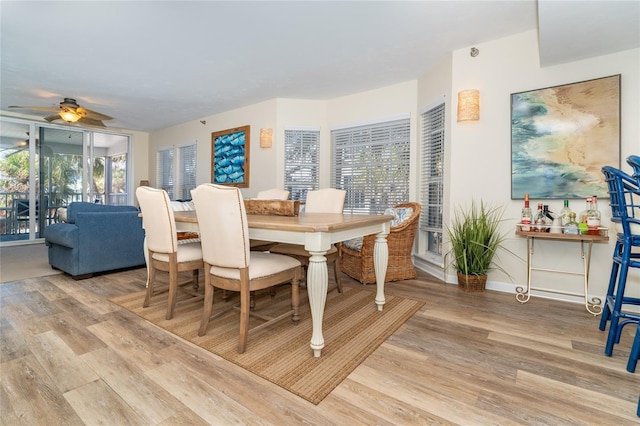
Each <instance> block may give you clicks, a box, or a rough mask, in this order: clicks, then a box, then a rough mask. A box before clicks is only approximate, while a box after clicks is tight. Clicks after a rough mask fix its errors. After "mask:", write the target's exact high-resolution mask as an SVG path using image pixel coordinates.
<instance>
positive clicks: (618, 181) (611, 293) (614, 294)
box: [600, 166, 640, 356]
mask: <svg viewBox="0 0 640 426" xmlns="http://www.w3.org/2000/svg"><path fill="white" fill-rule="evenodd" d="M602 173H603V174H604V176H605V181H606V182H607V186H608V191H609V197H610V201H609V205H610V206H611V221H612V222H613V223H614V225H615V226H616V228H617V235H616V245H615V248H614V251H613V264H612V267H611V275H610V278H609V287H608V289H607V297H606V303H605V307H604V309H603V312H602V318H601V320H600V330H603V331H604V330H605V328H606V325H607V322H610V324H609V333H608V336H607V343H606V346H605V351H604V353H605V355H607V356H611V354H612V353H613V346H614V345H615V344H616V343H619V342H620V335H621V333H622V329H623V328H624V326H625V325H627V324H631V323H635V324H637V323H639V322H640V314H638V313H634V312H626V311H624V310H623V306H624V305H640V298H636V297H630V296H625V294H624V292H625V286H626V283H627V275H628V272H629V268H630V267H632V268H640V253H638V252H635V253H634V252H632V250H633V247H640V189H639V188H638V183H637V181H636V180H635V179H634V178H633V177H632V176H629V175H628V174H626V173H625V172H623V171H621V170H619V169H616V168H614V167H611V166H605V167H603V168H602Z"/></svg>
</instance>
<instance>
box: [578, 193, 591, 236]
mask: <svg viewBox="0 0 640 426" xmlns="http://www.w3.org/2000/svg"><path fill="white" fill-rule="evenodd" d="M592 202H593V198H591V197H589V198H587V206H586V208H585V209H584V210H582V211H581V212H580V216H579V217H578V218H577V222H578V227H579V228H580V233H581V234H586V233H588V229H589V227H588V225H587V214H588V212H589V210H591V203H592Z"/></svg>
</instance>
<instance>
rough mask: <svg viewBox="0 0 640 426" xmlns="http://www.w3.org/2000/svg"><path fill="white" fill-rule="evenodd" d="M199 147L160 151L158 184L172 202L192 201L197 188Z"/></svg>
mask: <svg viewBox="0 0 640 426" xmlns="http://www.w3.org/2000/svg"><path fill="white" fill-rule="evenodd" d="M196 148H197V145H196V144H195V143H194V144H189V145H182V146H178V147H171V148H166V149H162V150H159V151H158V153H157V170H156V182H157V184H158V186H159V187H160V188H162V189H164V190H165V191H167V193H168V194H169V198H170V199H171V200H190V199H191V190H192V189H194V188H195V187H196V152H197V149H196Z"/></svg>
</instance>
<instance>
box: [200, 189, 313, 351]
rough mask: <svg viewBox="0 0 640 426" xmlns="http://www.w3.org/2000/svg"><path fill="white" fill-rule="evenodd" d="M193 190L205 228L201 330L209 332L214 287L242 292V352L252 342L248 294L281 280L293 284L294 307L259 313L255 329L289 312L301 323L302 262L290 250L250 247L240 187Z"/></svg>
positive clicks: (240, 340)
mask: <svg viewBox="0 0 640 426" xmlns="http://www.w3.org/2000/svg"><path fill="white" fill-rule="evenodd" d="M191 196H192V197H193V202H194V204H195V207H196V216H197V218H198V226H199V228H200V238H201V241H202V254H203V259H204V274H205V279H204V281H205V296H204V309H203V311H202V318H201V321H200V329H199V330H198V335H199V336H203V335H205V334H206V332H207V326H208V324H209V321H210V319H211V318H212V317H211V313H212V311H213V301H214V297H213V296H214V288H215V287H217V288H219V289H222V290H227V291H235V292H239V293H240V335H239V341H238V353H243V352H245V350H246V347H247V336H248V333H249V316H250V315H251V311H250V308H249V299H250V293H251V292H253V291H257V290H262V289H266V288H269V287H273V286H275V285H278V284H282V283H290V284H291V310H289V311H287V312H286V313H283V314H281V315H279V316H277V317H265V316H263V315H259V316H258V317H259V318H262V319H265V320H266V322H264V323H262V324H261V325H259V326H257V327H254V328H253V329H252V330H256V329H257V328H262V327H265V326H266V325H267V324H270V323H272V322H274V321H278V320H281V319H283V318H285V317H288V316H289V315H291V320H292V321H293V322H294V323H295V324H297V323H298V321H299V319H300V317H299V306H300V295H299V288H298V285H299V281H300V276H301V275H302V268H301V265H300V262H299V261H298V260H296V259H294V258H292V257H289V256H282V255H278V254H272V253H265V252H255V251H251V250H250V249H249V227H248V223H247V212H246V209H245V206H244V200H243V198H242V193H241V192H240V190H239V189H238V188H235V187H229V186H221V185H214V184H203V185H199V186H198V187H197V188H195V189H193V190H191ZM216 317H217V315H216ZM214 318H215V317H214Z"/></svg>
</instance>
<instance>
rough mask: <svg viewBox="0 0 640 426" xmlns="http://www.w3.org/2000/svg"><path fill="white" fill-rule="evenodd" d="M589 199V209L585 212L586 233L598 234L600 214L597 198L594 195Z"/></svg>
mask: <svg viewBox="0 0 640 426" xmlns="http://www.w3.org/2000/svg"><path fill="white" fill-rule="evenodd" d="M591 200H592V201H591V209H590V210H589V211H588V212H587V233H588V234H589V235H599V234H600V219H601V218H602V216H601V214H600V210H598V198H597V197H596V196H595V195H594V196H593V197H592V198H591Z"/></svg>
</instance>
